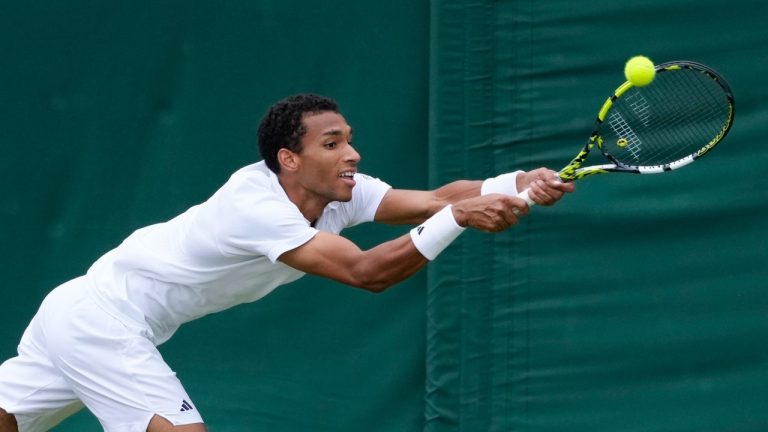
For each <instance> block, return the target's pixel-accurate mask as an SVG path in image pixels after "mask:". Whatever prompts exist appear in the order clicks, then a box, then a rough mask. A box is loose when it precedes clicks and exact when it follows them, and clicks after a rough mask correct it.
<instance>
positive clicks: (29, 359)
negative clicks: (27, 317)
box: [0, 308, 83, 431]
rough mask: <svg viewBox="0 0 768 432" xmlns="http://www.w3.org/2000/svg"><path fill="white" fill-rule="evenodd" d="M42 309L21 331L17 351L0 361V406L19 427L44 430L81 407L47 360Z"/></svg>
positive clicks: (58, 373)
mask: <svg viewBox="0 0 768 432" xmlns="http://www.w3.org/2000/svg"><path fill="white" fill-rule="evenodd" d="M42 311H43V308H41V311H39V312H38V313H37V314H36V315H35V317H34V318H33V319H32V321H31V322H30V324H29V326H28V327H27V329H26V330H25V331H24V335H23V336H22V338H21V342H19V345H18V355H17V356H16V357H13V358H11V359H9V360H7V361H5V362H4V363H3V364H2V365H0V408H3V409H4V410H6V411H7V412H9V413H11V414H14V416H15V418H16V420H17V422H18V426H19V430H20V431H47V430H49V429H51V428H52V427H54V426H55V425H56V424H58V423H59V422H61V421H62V420H63V419H65V418H67V417H69V416H70V415H72V414H74V413H75V412H77V411H78V410H80V409H81V408H82V407H83V405H82V403H81V402H80V401H79V400H78V398H77V395H76V394H75V393H74V392H73V391H72V388H71V387H70V385H69V383H68V382H67V380H66V379H65V377H64V376H63V375H62V374H61V373H60V371H59V370H58V369H57V368H56V367H55V366H54V365H53V364H52V363H51V361H50V358H49V356H48V352H47V349H46V343H45V337H44V333H45V332H44V329H43V328H42V313H43V312H42Z"/></svg>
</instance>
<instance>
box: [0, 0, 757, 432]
mask: <svg viewBox="0 0 768 432" xmlns="http://www.w3.org/2000/svg"><path fill="white" fill-rule="evenodd" d="M6 3H8V2H6ZM316 3H317V2H309V1H307V0H290V1H274V0H273V1H261V0H260V1H233V2H221V3H214V2H182V1H179V0H175V1H166V2H148V1H138V2H109V3H104V4H101V3H97V2H89V1H84V0H72V1H69V2H54V1H50V0H48V1H45V0H33V1H30V2H25V3H18V4H10V3H9V4H5V5H3V7H2V8H0V34H2V36H3V37H2V38H0V59H1V60H0V96H2V99H0V100H1V101H2V102H1V103H0V110H2V111H0V145H2V149H3V155H2V157H0V173H2V174H0V175H2V179H3V181H2V182H0V188H1V189H0V192H1V193H2V197H3V199H2V201H0V241H1V242H2V243H0V244H2V246H3V248H4V252H3V259H2V260H0V275H1V276H2V280H3V283H2V284H0V302H2V305H3V306H4V307H3V310H2V312H0V358H2V359H4V358H7V357H9V356H11V355H13V353H14V351H15V345H16V343H17V341H18V338H19V336H20V335H21V332H22V331H23V329H24V327H25V326H26V324H27V322H28V320H29V319H30V318H31V316H32V315H33V314H34V312H35V309H36V308H37V305H38V304H39V302H40V300H41V299H42V298H43V297H44V296H45V294H46V293H47V292H48V291H49V290H50V289H51V288H53V287H54V286H55V285H57V284H58V283H61V282H63V281H65V280H67V279H69V278H72V277H74V276H77V275H80V274H82V273H83V272H84V271H85V270H86V269H87V267H88V265H90V263H91V262H92V261H93V260H94V259H95V258H97V257H98V256H99V255H101V254H102V253H104V252H105V251H107V250H109V249H110V248H112V247H114V246H115V245H116V244H117V243H118V242H119V241H121V240H122V238H124V237H125V236H126V235H127V234H129V233H130V232H132V231H133V230H134V229H137V228H139V227H141V226H144V225H147V224H150V223H154V222H158V221H162V220H165V219H168V218H170V217H172V216H174V215H175V214H177V213H178V212H180V211H183V210H184V209H186V208H187V207H189V206H190V205H193V204H195V203H197V202H200V201H201V200H204V199H205V198H207V196H208V195H209V194H210V193H212V192H213V191H214V190H215V189H216V188H217V187H218V186H219V185H220V184H221V183H223V182H224V181H225V180H226V178H227V177H228V175H229V174H230V173H231V172H232V171H234V170H235V169H237V168H239V167H240V166H242V165H245V164H247V163H250V162H252V161H254V160H255V159H256V158H257V156H256V150H255V129H256V124H257V122H258V120H259V118H260V117H261V115H262V113H263V112H264V111H265V110H266V108H267V106H268V105H269V104H271V103H272V102H274V101H275V100H277V99H279V98H282V97H284V96H286V95H288V94H292V93H296V92H303V91H313V92H318V93H323V94H327V95H330V96H333V97H335V98H336V99H337V100H339V102H340V103H341V105H342V108H343V110H344V112H345V114H346V117H347V119H348V120H349V121H350V123H351V124H352V126H353V127H354V128H355V135H356V137H355V141H356V145H357V146H358V147H359V149H360V150H361V153H362V155H363V170H364V171H366V172H368V173H370V174H373V175H375V176H379V177H382V178H383V179H385V180H387V181H388V182H390V183H391V184H393V185H394V186H396V187H402V188H422V187H427V186H436V185H439V184H442V183H445V182H447V181H449V180H453V179H456V178H462V177H466V178H484V177H487V176H490V175H494V174H496V173H499V172H503V171H509V170H513V169H518V168H522V169H530V168H534V167H538V166H549V167H553V168H558V167H560V166H562V165H563V164H564V163H565V162H567V161H568V160H569V159H570V157H572V156H573V153H574V152H575V151H576V150H577V149H578V147H579V146H581V145H582V144H583V143H584V140H585V139H586V134H587V133H588V131H589V130H590V129H591V126H592V122H593V121H594V117H595V115H596V112H595V111H596V109H597V108H598V107H599V106H600V104H601V103H602V102H603V101H604V99H605V97H607V96H608V93H609V92H610V91H612V89H613V88H614V87H615V86H616V85H617V84H618V83H619V82H620V81H621V80H622V72H621V71H622V67H623V63H624V61H625V60H626V59H627V58H629V57H630V56H632V55H635V54H645V55H648V56H649V57H651V58H652V59H654V60H655V61H657V62H661V61H665V60H672V59H690V60H696V61H700V62H703V63H707V64H710V65H711V66H713V67H714V68H715V69H717V70H719V71H720V72H722V73H723V74H724V75H725V76H726V77H727V78H728V79H729V81H730V83H731V85H732V87H733V89H734V92H735V95H736V123H735V126H734V128H733V130H732V131H731V134H730V135H729V136H728V137H727V139H726V141H725V142H724V143H723V144H722V145H721V146H720V147H718V148H717V149H716V150H715V151H714V152H713V154H712V155H711V156H708V157H707V158H705V159H703V160H702V161H701V162H699V163H697V164H695V165H693V166H692V167H691V168H687V169H685V170H681V171H678V172H675V173H671V174H668V175H663V176H650V177H648V176H645V177H643V178H640V177H637V176H614V177H595V178H591V179H588V180H585V181H584V182H582V183H580V184H579V185H578V186H577V193H576V194H574V195H573V196H569V197H567V198H566V199H565V200H564V201H563V202H561V203H560V204H559V205H558V206H556V207H553V208H536V209H534V210H533V211H532V214H531V215H530V216H529V217H528V218H526V219H525V220H524V221H523V222H522V223H521V224H520V225H519V226H517V227H516V228H515V229H513V230H511V231H509V232H506V233H502V234H497V235H490V234H481V233H477V232H471V231H470V232H467V233H465V234H464V235H463V236H462V237H461V238H460V239H459V240H458V241H457V242H456V243H455V244H454V245H452V246H451V247H450V248H449V250H448V251H446V253H444V254H443V255H441V256H440V258H439V259H438V260H437V261H436V262H434V263H433V264H431V265H430V267H429V268H428V270H427V271H423V272H421V273H420V274H419V275H417V276H416V277H415V278H413V279H412V280H410V281H408V282H405V283H402V284H400V285H398V286H396V287H394V288H392V289H390V290H389V291H387V292H386V293H384V294H382V295H370V294H367V293H365V292H361V291H359V290H354V289H349V288H347V287H344V286H341V285H339V284H335V283H330V282H327V281H323V280H320V279H318V278H312V277H307V278H305V279H303V280H301V281H299V282H297V283H295V284H292V285H289V286H286V287H284V288H281V289H279V290H277V291H275V292H274V293H273V294H271V295H269V296H268V297H266V298H265V299H263V300H261V301H259V302H257V303H254V304H251V305H244V306H240V307H237V308H234V309H233V310H230V311H227V312H224V313H220V314H217V315H213V316H209V317H205V318H203V319H201V320H199V321H196V322H193V323H190V324H188V325H186V326H184V327H182V329H181V330H180V331H179V333H178V334H177V335H176V336H175V337H174V338H173V339H172V340H171V341H169V342H168V343H166V344H165V345H163V346H162V347H161V350H162V352H163V353H164V355H165V356H166V359H167V360H168V362H169V364H170V365H171V366H172V367H173V368H174V369H175V370H176V371H177V372H178V374H179V377H180V378H181V379H182V381H183V382H184V383H185V385H186V387H187V389H188V390H189V392H190V393H191V395H192V397H193V399H194V402H195V404H196V405H197V407H198V408H199V409H200V410H201V412H202V414H203V416H204V418H205V419H206V421H207V423H208V424H209V426H210V429H211V430H215V431H251V430H253V431H259V430H269V431H306V430H317V431H350V432H352V431H387V432H395V431H397V432H401V431H414V432H415V431H422V430H425V431H429V432H447V431H462V432H482V431H505V432H506V431H523V430H525V431H550V430H551V431H555V430H557V431H561V430H568V431H590V432H592V431H697V432H698V431H707V430H711V431H723V430H727V431H763V430H765V428H766V427H767V426H768V412H767V411H766V410H765V408H764V405H765V401H766V400H768V391H766V388H768V344H766V343H765V338H766V336H765V335H766V334H768V318H766V311H768V300H765V298H766V297H765V296H764V295H763V293H762V290H763V287H764V286H765V285H766V282H768V269H767V267H766V264H767V263H768V230H767V229H766V228H768V226H766V225H767V224H766V222H765V218H764V217H763V216H762V215H763V213H765V211H766V210H768V208H767V207H768V193H767V192H766V191H765V188H764V187H763V185H762V182H761V179H760V170H761V168H762V167H763V166H765V165H766V163H765V162H766V161H767V160H768V159H767V157H768V156H767V155H766V150H765V148H766V147H765V146H764V145H763V142H762V141H763V140H762V138H763V136H765V135H766V132H768V130H766V129H768V126H766V120H767V119H768V113H767V112H766V109H765V108H763V107H762V106H761V104H760V103H759V102H760V101H761V100H762V99H764V96H766V93H768V90H766V87H765V85H764V84H763V82H762V81H763V79H762V75H763V74H764V71H765V70H766V66H768V64H767V63H768V56H766V54H767V53H766V52H765V41H766V40H768V29H766V27H765V26H764V25H763V22H762V21H763V20H764V18H765V17H766V16H768V6H766V5H765V4H763V3H761V2H752V1H745V0H736V1H730V2H724V1H714V0H702V1H699V2H696V3H692V2H689V1H684V0H667V1H659V0H651V1H645V2H639V1H624V2H614V1H609V0H592V1H577V2H572V1H565V0H550V1H538V2H537V1H534V0H518V1H498V0H497V1H491V0H471V1H469V0H463V1H459V0H433V1H432V2H429V3H428V2H407V1H403V0H396V1H389V2H355V1H351V0H332V1H328V2H322V4H316ZM403 232H405V228H402V227H400V228H397V227H376V226H372V225H369V226H361V227H356V228H355V229H352V230H350V231H349V232H348V234H349V236H350V237H351V238H353V240H355V241H356V242H357V243H358V244H360V245H361V246H363V247H368V246H372V245H374V244H376V243H378V242H380V241H383V240H385V239H388V238H391V237H394V236H396V235H399V234H401V233H403ZM57 430H58V431H91V430H93V431H95V430H99V426H98V424H97V422H96V421H95V420H94V419H93V418H92V417H91V416H90V414H88V413H87V412H81V413H80V414H78V415H76V416H75V417H73V418H72V419H70V420H68V421H66V422H65V423H63V424H62V426H60V427H58V428H57Z"/></svg>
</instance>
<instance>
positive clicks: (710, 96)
mask: <svg viewBox="0 0 768 432" xmlns="http://www.w3.org/2000/svg"><path fill="white" fill-rule="evenodd" d="M733 116H734V100H733V94H732V92H731V88H730V87H729V86H728V83H727V82H726V81H725V79H724V78H723V77H722V76H721V75H720V74H718V73H717V72H715V71H714V70H712V69H711V68H709V67H707V66H705V65H703V64H700V63H695V62H692V61H673V62H668V63H663V64H659V65H657V66H656V77H655V78H654V80H653V81H652V82H651V83H650V84H648V85H646V86H644V87H635V86H633V85H632V83H630V82H629V81H627V82H625V83H624V84H622V85H620V86H619V87H618V88H617V89H616V91H614V93H613V94H612V95H611V96H610V97H609V98H608V100H606V101H605V103H604V104H603V106H602V107H601V108H600V111H599V112H598V114H597V120H596V121H595V126H594V129H593V130H592V134H591V135H590V136H589V139H588V140H587V143H586V145H585V146H584V148H583V149H582V150H581V151H580V152H579V153H578V154H577V155H576V157H574V158H573V160H572V161H571V162H570V163H569V164H568V165H566V166H565V168H563V169H562V170H560V171H559V172H558V175H559V176H560V179H561V180H563V181H566V182H570V181H575V180H581V179H583V178H585V177H589V176H592V175H595V174H605V173H614V172H618V173H634V174H657V173H663V172H667V171H673V170H676V169H678V168H682V167H684V166H686V165H688V164H690V163H691V162H693V161H695V160H698V159H699V158H701V157H702V156H704V155H706V154H707V153H709V152H710V151H711V150H712V149H713V148H714V147H715V146H716V145H717V144H718V143H719V142H720V141H722V140H723V138H725V136H726V135H727V134H728V131H729V130H730V129H731V125H732V124H733ZM595 146H597V148H598V149H600V152H601V153H602V155H603V157H604V158H605V159H606V160H605V162H607V163H605V164H602V165H592V166H587V167H582V166H581V165H582V164H583V163H584V161H585V160H586V159H587V156H589V153H590V151H591V150H592V149H593V148H594V147H595ZM529 191H530V188H528V189H526V190H524V191H522V192H520V193H519V194H518V195H517V196H518V197H520V198H523V199H525V200H526V201H527V202H528V204H529V205H533V204H534V203H533V201H532V200H531V199H530V197H529V196H528V192H529Z"/></svg>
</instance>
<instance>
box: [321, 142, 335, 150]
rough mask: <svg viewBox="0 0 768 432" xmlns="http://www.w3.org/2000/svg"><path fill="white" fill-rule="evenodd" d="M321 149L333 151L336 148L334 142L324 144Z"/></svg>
mask: <svg viewBox="0 0 768 432" xmlns="http://www.w3.org/2000/svg"><path fill="white" fill-rule="evenodd" d="M323 147H325V148H327V149H328V150H333V149H335V148H336V143H335V142H329V143H325V144H323Z"/></svg>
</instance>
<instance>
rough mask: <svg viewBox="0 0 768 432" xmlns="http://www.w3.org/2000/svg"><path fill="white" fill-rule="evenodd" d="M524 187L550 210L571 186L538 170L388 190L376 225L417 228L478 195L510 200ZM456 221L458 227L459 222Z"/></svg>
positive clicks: (534, 198)
mask: <svg viewBox="0 0 768 432" xmlns="http://www.w3.org/2000/svg"><path fill="white" fill-rule="evenodd" d="M528 187H530V188H531V190H530V197H531V199H533V201H534V202H536V204H539V205H543V206H551V205H552V204H554V203H555V202H557V201H558V200H559V199H560V198H562V197H563V194H565V193H566V192H573V187H574V185H573V183H563V182H561V181H560V179H559V177H557V175H556V174H555V172H554V171H552V170H550V169H547V168H538V169H535V170H531V171H528V172H523V171H517V172H516V173H510V174H503V175H501V176H498V177H494V178H491V179H487V180H485V181H481V180H458V181H455V182H452V183H448V184H447V185H445V186H442V187H440V188H437V189H435V190H431V191H417V190H406V189H392V190H390V191H389V192H387V194H386V195H385V196H384V199H383V200H382V201H381V204H380V205H379V209H378V210H377V212H376V221H377V222H381V223H386V224H417V223H421V222H424V221H425V220H426V219H427V218H429V217H430V216H432V215H433V214H435V213H437V212H438V211H439V210H440V209H442V208H443V207H445V206H446V205H448V204H458V203H459V202H461V201H462V200H465V199H469V198H474V197H477V196H480V195H481V194H490V193H500V194H507V195H513V196H514V195H517V193H518V192H519V191H522V190H525V189H526V188H528ZM457 221H459V223H460V224H461V221H460V220H459V218H457ZM461 225H462V226H468V225H466V224H461ZM481 229H482V228H481Z"/></svg>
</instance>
